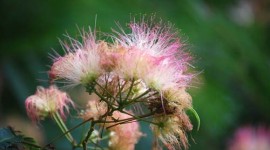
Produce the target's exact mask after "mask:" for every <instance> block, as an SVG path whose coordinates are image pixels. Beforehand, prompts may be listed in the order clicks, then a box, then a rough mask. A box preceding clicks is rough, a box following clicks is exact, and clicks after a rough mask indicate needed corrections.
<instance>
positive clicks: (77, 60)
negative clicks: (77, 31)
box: [49, 32, 102, 85]
mask: <svg viewBox="0 0 270 150" xmlns="http://www.w3.org/2000/svg"><path fill="white" fill-rule="evenodd" d="M70 40H71V41H72V43H71V46H68V45H67V44H63V46H64V47H65V50H66V55H65V56H58V57H55V58H54V63H53V65H52V66H51V70H50V71H49V76H50V78H51V80H55V79H59V78H60V79H65V80H66V81H67V83H70V84H73V85H78V84H86V83H88V82H90V81H92V80H93V79H95V78H97V77H98V75H99V74H100V73H101V71H102V70H101V66H100V55H99V52H98V49H99V47H100V45H99V43H98V42H96V41H95V35H94V34H93V33H92V32H90V33H89V34H87V35H84V36H83V43H80V42H79V41H76V40H74V39H72V38H70Z"/></svg>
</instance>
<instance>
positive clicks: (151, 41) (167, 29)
mask: <svg viewBox="0 0 270 150" xmlns="http://www.w3.org/2000/svg"><path fill="white" fill-rule="evenodd" d="M130 29H131V33H130V34H129V33H125V32H124V31H123V29H121V30H122V33H120V32H116V33H117V35H118V37H114V39H115V41H116V43H119V44H120V45H121V46H123V47H124V48H125V49H126V51H127V55H128V56H126V57H125V58H124V59H123V61H121V62H120V68H119V70H121V71H122V72H125V73H126V75H127V76H130V77H133V76H135V77H137V76H138V77H140V78H141V79H142V80H144V82H145V83H146V84H147V85H148V86H149V87H151V88H154V89H156V90H159V91H163V90H165V89H166V88H173V87H186V86H188V85H189V84H190V81H191V79H192V78H193V75H192V74H187V73H186V71H187V68H188V66H189V61H190V60H191V56H190V55H189V54H188V53H186V52H185V51H184V48H183V45H184V44H183V43H181V42H180V39H179V38H178V37H177V36H176V35H177V32H175V31H173V29H172V26H171V25H167V26H165V25H163V24H161V23H160V24H156V25H148V24H147V23H145V22H144V21H142V22H141V23H130ZM128 69H129V71H126V70H128ZM128 73H129V74H128Z"/></svg>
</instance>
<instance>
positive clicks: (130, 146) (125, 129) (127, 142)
mask: <svg viewBox="0 0 270 150" xmlns="http://www.w3.org/2000/svg"><path fill="white" fill-rule="evenodd" d="M112 117H113V118H114V119H119V120H122V119H127V118H130V117H131V116H129V115H127V114H124V113H121V112H118V111H115V112H114V113H113V116H112ZM110 125H113V124H107V125H106V126H110ZM110 131H111V132H112V133H113V134H112V135H111V137H110V141H109V149H110V150H134V149H135V144H136V143H137V142H138V140H139V138H140V137H141V136H142V133H141V132H140V129H139V123H138V122H137V121H133V122H131V123H125V124H121V125H117V126H114V127H112V128H110Z"/></svg>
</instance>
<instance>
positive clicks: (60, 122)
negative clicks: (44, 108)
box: [52, 112, 76, 145]
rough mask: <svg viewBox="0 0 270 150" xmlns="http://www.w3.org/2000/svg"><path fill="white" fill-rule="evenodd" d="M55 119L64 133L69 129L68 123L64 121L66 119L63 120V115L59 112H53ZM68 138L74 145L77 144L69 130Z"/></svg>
mask: <svg viewBox="0 0 270 150" xmlns="http://www.w3.org/2000/svg"><path fill="white" fill-rule="evenodd" d="M52 116H53V119H54V121H55V122H56V123H57V125H58V126H59V127H60V129H61V131H62V132H63V133H66V132H67V131H68V129H67V127H66V124H65V123H64V121H63V120H62V118H61V116H60V115H59V113H58V112H56V113H53V115H52ZM65 136H66V138H67V139H68V141H69V142H70V143H71V144H72V145H74V144H76V142H75V140H74V139H73V137H72V135H71V134H70V133H69V132H68V133H66V134H65Z"/></svg>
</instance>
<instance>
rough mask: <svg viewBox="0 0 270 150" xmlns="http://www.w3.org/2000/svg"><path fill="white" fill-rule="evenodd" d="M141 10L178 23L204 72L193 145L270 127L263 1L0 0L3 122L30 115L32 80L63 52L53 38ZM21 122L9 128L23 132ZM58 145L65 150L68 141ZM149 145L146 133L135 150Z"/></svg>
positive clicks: (196, 97) (268, 16)
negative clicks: (27, 106)
mask: <svg viewBox="0 0 270 150" xmlns="http://www.w3.org/2000/svg"><path fill="white" fill-rule="evenodd" d="M143 14H147V15H148V16H151V15H152V14H155V16H156V17H157V18H162V20H164V21H170V22H172V23H173V24H175V27H177V28H178V29H180V35H181V36H182V37H183V39H185V41H186V42H187V43H188V45H189V46H188V48H189V50H190V52H191V53H192V54H193V56H194V58H195V59H194V62H193V65H194V66H195V67H196V68H195V70H197V71H198V72H201V73H200V75H199V76H198V81H197V83H196V84H195V86H196V88H192V89H190V92H191V93H192V96H193V104H194V107H195V109H196V110H197V112H198V114H199V115H200V117H201V128H200V130H199V131H193V132H192V133H188V135H189V137H190V149H191V150H201V149H207V150H222V149H226V147H227V145H228V140H229V139H230V138H231V137H232V136H233V133H234V131H235V129H237V128H238V127H239V126H243V125H265V126H269V124H270V115H269V114H270V109H269V107H270V2H269V1H268V0H219V1H215V0H193V1H192V0H118V1H117V0H103V1H101V0H77V1H72V0H57V1H56V0H46V1H41V0H25V1H23V0H1V2H0V20H1V23H0V29H1V31H0V35H1V36H0V38H1V40H0V42H1V44H0V49H1V51H0V125H2V126H3V125H4V124H6V123H9V122H8V120H10V119H12V118H20V119H23V118H24V120H26V119H27V120H28V118H27V117H26V112H25V108H24V101H25V98H26V97H27V96H29V95H31V94H33V93H34V92H35V90H36V86H37V85H43V86H48V82H47V81H48V77H47V74H46V71H47V70H48V69H49V67H48V65H50V64H51V63H52V62H51V60H50V59H49V58H48V53H52V52H53V50H52V48H53V49H55V50H56V51H58V52H62V50H61V46H60V44H59V42H58V38H60V39H61V38H62V39H63V37H64V36H63V34H64V33H68V34H69V35H70V36H72V37H76V36H78V34H79V33H78V28H79V29H81V28H83V27H85V28H88V26H92V27H93V26H94V25H95V16H96V15H97V21H96V25H97V30H100V31H103V32H110V33H111V28H116V25H115V22H119V23H120V24H122V25H123V26H125V25H126V23H128V22H129V21H130V18H131V16H132V17H133V16H135V17H140V15H143ZM74 115H75V113H74ZM14 116H17V117H14ZM74 118H76V117H75V116H74ZM15 120H16V119H15ZM73 120H75V119H73ZM28 121H29V120H28ZM192 121H193V123H194V126H196V120H195V119H194V118H192ZM11 122H12V121H11ZM13 122H16V121H13ZM22 122H23V121H18V123H16V125H13V126H14V127H15V128H18V129H20V128H21V127H22V126H25V125H24V124H20V123H22ZM70 124H76V122H75V123H74V121H73V122H72V120H71V121H70ZM40 130H43V134H45V133H46V137H47V139H46V138H45V139H43V141H45V142H44V143H46V141H49V139H51V138H52V137H54V136H56V135H57V133H58V132H59V130H58V128H57V127H56V125H55V124H54V123H52V122H50V121H45V122H42V125H41V127H40ZM143 130H145V131H146V130H148V128H147V127H146V126H144V128H143ZM75 134H77V133H75ZM78 134H79V133H78ZM59 143H60V144H59ZM59 143H58V145H57V148H58V149H64V147H65V144H63V143H65V140H60V141H59ZM150 146H151V135H150V132H148V136H146V137H144V138H143V139H142V140H141V141H140V143H139V144H138V145H137V148H136V149H138V150H139V149H140V150H147V149H150Z"/></svg>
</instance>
